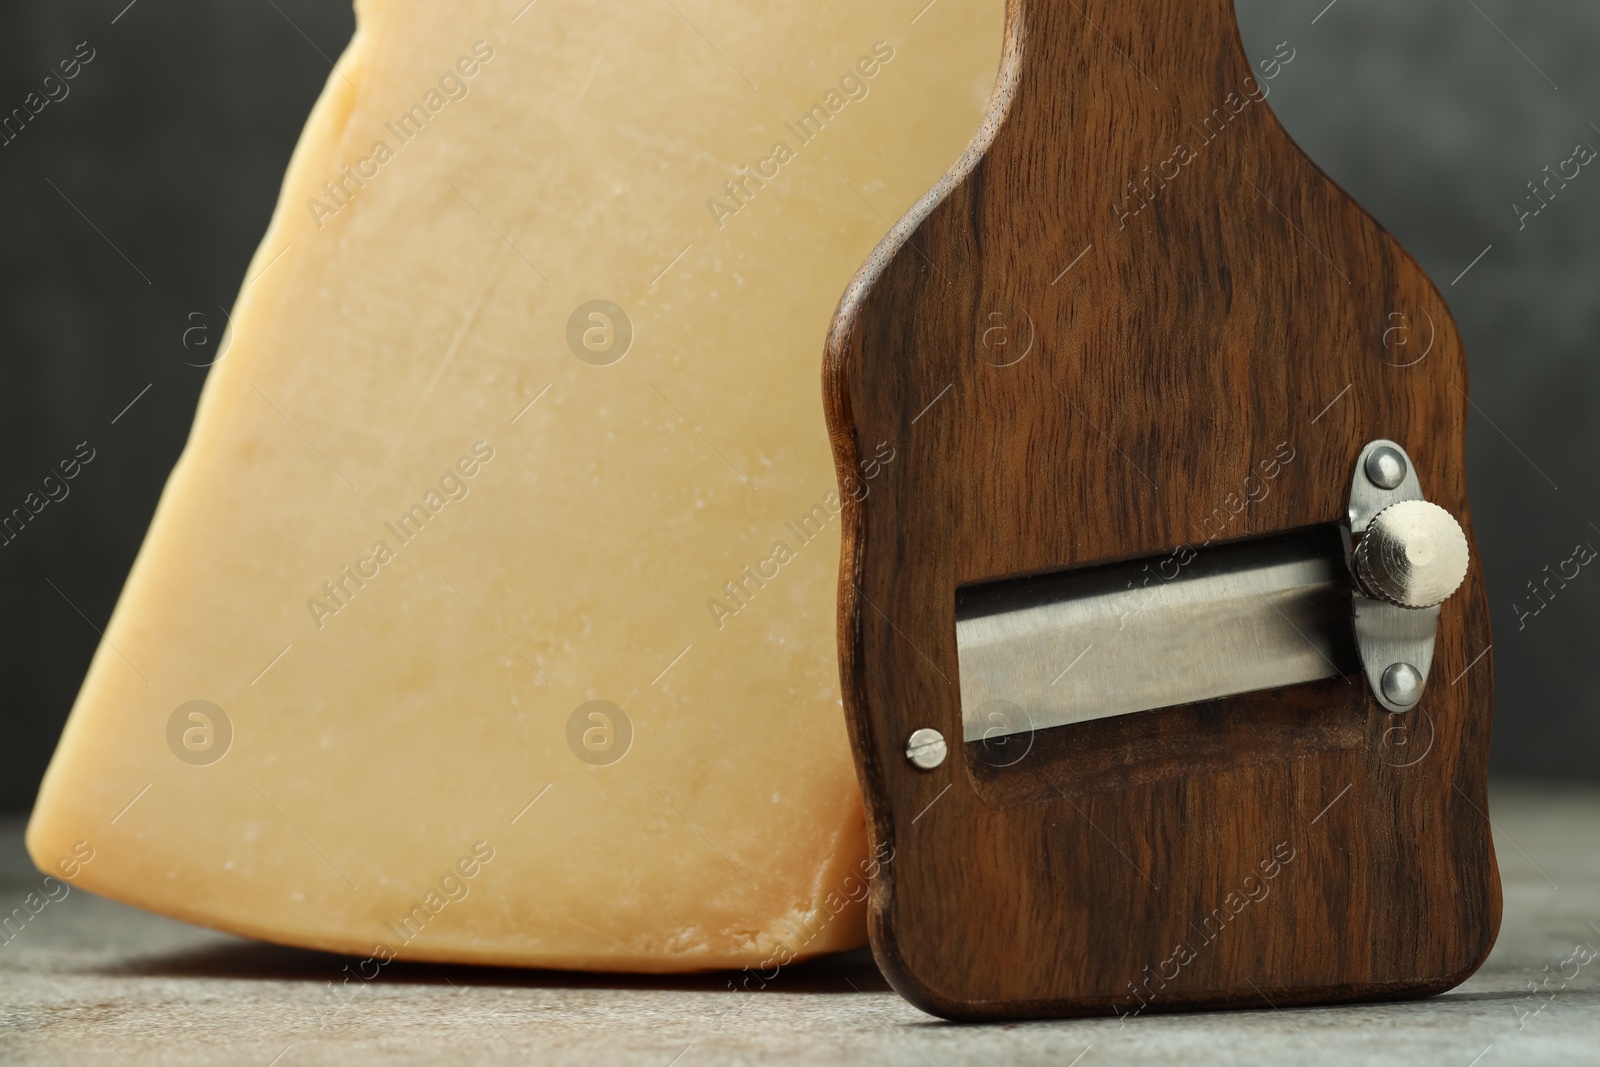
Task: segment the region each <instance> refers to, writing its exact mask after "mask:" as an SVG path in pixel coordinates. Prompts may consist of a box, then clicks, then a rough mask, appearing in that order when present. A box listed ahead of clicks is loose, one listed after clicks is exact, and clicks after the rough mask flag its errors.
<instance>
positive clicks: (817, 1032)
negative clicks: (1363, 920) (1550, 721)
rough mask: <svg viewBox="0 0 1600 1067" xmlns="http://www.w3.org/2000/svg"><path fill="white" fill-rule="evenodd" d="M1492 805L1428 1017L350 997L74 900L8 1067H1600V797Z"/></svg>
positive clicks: (694, 995) (41, 971) (577, 983)
mask: <svg viewBox="0 0 1600 1067" xmlns="http://www.w3.org/2000/svg"><path fill="white" fill-rule="evenodd" d="M1491 803H1492V809H1491V817H1492V818H1493V821H1494V826H1495V843H1496V848H1497V851H1498V854H1499V859H1500V871H1501V876H1502V878H1503V880H1504V884H1505V919H1504V922H1503V924H1502V926H1501V930H1500V939H1499V942H1498V943H1497V944H1496V946H1495V949H1494V952H1493V953H1492V954H1491V955H1490V956H1489V959H1488V962H1487V963H1485V964H1484V966H1483V968H1482V969H1481V970H1480V971H1479V972H1478V973H1477V974H1476V975H1474V976H1473V977H1472V978H1471V979H1469V980H1468V981H1467V982H1466V983H1465V984H1463V985H1462V986H1460V987H1459V988H1458V989H1456V990H1454V991H1452V992H1450V993H1447V994H1444V995H1443V996H1439V997H1434V998H1432V999H1430V1000H1425V1001H1416V1002H1410V1003H1402V1004H1371V1005H1357V1006H1349V1007H1329V1008H1310V1009H1291V1010H1282V1011H1272V1010H1266V1011H1238V1012H1217V1013H1209V1014H1180V1015H1165V1016H1154V1015H1153V1016H1148V1017H1144V1018H1140V1019H1137V1020H1135V1021H1133V1022H1130V1023H1128V1024H1127V1025H1122V1024H1120V1023H1119V1022H1118V1021H1117V1020H1115V1019H1095V1020H1068V1021H1060V1022H1040V1023H1021V1024H1006V1025H988V1026H958V1025H952V1024H948V1023H944V1022H941V1021H939V1020H937V1019H934V1018H931V1017H930V1016H927V1015H924V1014H923V1013H922V1012H920V1011H918V1010H917V1009H915V1008H913V1007H911V1006H910V1005H909V1004H907V1003H906V1002H905V1001H903V1000H901V999H900V998H899V996H897V995H896V994H895V993H894V992H893V991H892V990H890V989H889V987H888V985H887V984H886V983H885V982H884V980H883V978H882V977H881V976H880V975H879V974H878V971H877V969H876V968H875V967H874V966H873V964H872V959H871V957H870V956H869V955H868V954H866V953H865V952H858V953H851V954H848V955H845V956H839V957H834V958H832V959H828V960H822V961H817V962H814V963H811V964H807V965H803V966H796V967H793V968H789V969H787V970H786V971H785V972H784V973H783V974H781V975H780V976H779V978H778V979H777V980H776V981H775V982H774V983H773V984H772V985H771V986H770V987H769V988H768V989H767V990H766V991H764V992H761V993H746V994H734V993H731V992H729V991H728V988H727V986H728V982H727V978H728V976H726V975H697V976H689V977H682V978H658V977H616V976H607V975H581V974H568V973H552V972H542V971H517V970H507V969H485V968H471V967H441V966H421V965H406V964H395V965H393V966H391V967H389V968H387V969H386V970H385V971H384V973H383V974H382V976H381V977H380V978H378V979H377V980H374V981H372V982H368V983H365V984H364V985H363V986H362V988H361V989H360V991H359V993H357V994H355V995H353V996H352V997H351V998H350V999H348V1000H344V999H342V998H341V999H335V998H334V997H333V996H332V994H331V987H330V984H329V983H330V981H336V980H338V979H339V978H341V977H342V975H341V970H340V969H341V968H342V967H343V966H344V965H345V964H346V963H349V962H351V961H348V960H346V959H344V958H342V957H338V956H330V955H326V954H323V953H318V952H309V951H299V950H294V949H287V948H280V947H276V946H271V945H262V944H257V943H254V942H250V941H245V940H241V939H239V938H234V937H229V936H227V935H224V934H218V933H215V932H212V931H208V930H202V929H198V928H196V927H191V926H186V925H184V924H182V923H178V922H173V921H170V920H167V919H162V918H158V917H156V916H153V915H147V914H145V913H143V912H140V911H137V910H134V909H132V908H127V907H124V906H122V905H119V904H114V903H112V902H110V901H106V900H102V899H99V898H97V897H94V896H91V895H90V894H88V893H85V892H81V891H78V890H73V891H72V892H71V893H70V894H69V895H67V896H66V897H64V898H62V899H61V900H60V901H58V902H54V903H51V904H49V905H48V906H46V907H45V908H43V909H42V910H41V911H40V912H39V913H38V914H37V915H36V916H34V917H33V918H31V919H30V920H29V921H28V922H27V924H26V925H25V926H24V927H23V928H22V929H21V930H20V932H16V933H14V935H13V936H11V938H10V940H9V941H7V942H5V943H4V944H3V945H0V1063H7V1064H10V1063H42V1064H56V1063H61V1064H121V1065H139V1064H199V1063H229V1064H258V1065H261V1067H266V1065H268V1064H274V1065H276V1067H298V1065H302V1064H334V1063H337V1064H350V1063H365V1062H384V1063H395V1064H410V1063H441V1062H448V1063H496V1064H508V1065H519V1064H567V1063H606V1064H646V1065H649V1067H669V1065H681V1067H698V1065H704V1064H735V1063H768V1062H770V1063H783V1064H809V1063H817V1064H850V1063H873V1064H879V1063H901V1064H912V1065H944V1064H952V1065H953V1064H967V1063H974V1064H976V1063H983V1064H990V1063H1039V1064H1045V1063H1049V1064H1058V1065H1062V1067H1067V1065H1072V1064H1080V1065H1082V1067H1091V1065H1092V1064H1095V1063H1125V1064H1161V1065H1163V1067H1169V1065H1170V1064H1172V1063H1173V1062H1175V1061H1181V1062H1183V1063H1184V1064H1185V1067H1194V1065H1201V1064H1211V1063H1238V1062H1250V1063H1271V1064H1310V1065H1317V1067H1346V1065H1350V1067H1354V1065H1357V1064H1375V1063H1404V1064H1423V1063H1427V1064H1448V1065H1452V1067H1480V1065H1481V1067H1500V1065H1502V1064H1511V1063H1527V1064H1580V1063H1600V980H1597V977H1596V976H1597V975H1600V958H1595V959H1593V961H1592V962H1589V963H1587V965H1583V966H1580V965H1579V964H1577V963H1576V962H1566V961H1571V960H1574V959H1575V958H1576V959H1583V958H1585V957H1586V956H1590V955H1592V954H1593V952H1594V951H1595V949H1596V948H1600V791H1594V790H1576V789H1566V790H1563V789H1534V788H1531V787H1528V786H1510V785H1505V784H1500V783H1497V784H1496V786H1495V788H1494V789H1493V790H1492V791H1491ZM21 837H22V823H21V822H20V821H16V820H13V821H10V822H6V823H0V911H3V912H5V913H9V912H10V910H11V909H12V908H13V907H16V906H19V905H20V904H21V903H22V900H23V898H24V897H26V896H27V894H28V893H29V892H33V891H36V890H38V889H39V887H40V882H41V877H42V876H40V875H39V874H37V873H35V872H34V870H33V868H32V865H31V864H30V863H29V862H28V860H27V857H26V855H25V854H24V853H23V850H22V841H21ZM57 892H58V893H59V890H58V891H57ZM1579 946H1582V947H1583V948H1582V950H1581V951H1580V952H1579V953H1578V955H1577V956H1576V957H1574V949H1575V948H1578V947H1579ZM1563 964H1565V966H1563ZM1547 968H1548V970H1547ZM1573 971H1577V974H1576V975H1575V976H1573ZM1562 972H1565V973H1564V974H1563V973H1562ZM1547 978H1548V979H1549V981H1548V983H1547V985H1546V986H1545V989H1546V990H1547V991H1546V992H1543V993H1541V994H1539V995H1534V994H1532V993H1530V983H1531V982H1544V981H1545V980H1546V979H1547Z"/></svg>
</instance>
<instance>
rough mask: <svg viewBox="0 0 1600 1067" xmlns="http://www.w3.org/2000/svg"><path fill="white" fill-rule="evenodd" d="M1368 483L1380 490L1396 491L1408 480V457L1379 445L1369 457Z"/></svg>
mask: <svg viewBox="0 0 1600 1067" xmlns="http://www.w3.org/2000/svg"><path fill="white" fill-rule="evenodd" d="M1366 472H1367V481H1369V482H1371V483H1372V484H1373V485H1375V486H1377V487H1378V488H1379V489H1396V488H1399V486H1400V483H1401V482H1403V481H1405V480H1406V457H1404V456H1402V455H1401V454H1400V452H1399V450H1397V449H1394V448H1390V447H1389V446H1388V445H1379V446H1378V447H1377V448H1374V449H1373V450H1372V452H1371V453H1370V454H1369V455H1368V456H1367V463H1366Z"/></svg>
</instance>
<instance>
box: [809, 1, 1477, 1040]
mask: <svg viewBox="0 0 1600 1067" xmlns="http://www.w3.org/2000/svg"><path fill="white" fill-rule="evenodd" d="M1296 54H1297V53H1296V49H1295V42H1292V41H1286V42H1284V43H1282V44H1281V45H1279V46H1278V47H1277V49H1276V50H1275V51H1274V52H1273V54H1272V56H1271V58H1269V59H1264V60H1262V61H1260V62H1259V63H1256V64H1252V63H1251V61H1250V60H1249V59H1248V58H1247V57H1246V55H1245V53H1244V49H1243V46H1242V44H1241V42H1240V39H1239V34H1238V30H1237V26H1236V24H1235V19H1234V12H1233V8H1232V4H1231V3H1230V2H1229V0H1185V2H1181V3H1180V2H1178V0H1122V2H1116V3H1110V2H1104V0H1013V2H1012V4H1011V6H1010V10H1009V12H1008V19H1007V27H1006V36H1005V43H1004V50H1003V55H1002V61H1001V67H1000V76H999V80H998V83H997V85H996V88H995V90H994V94H993V97H992V101H991V105H990V108H989V110H988V113H987V117H986V120H985V122H984V125H983V126H982V128H981V130H980V132H979V133H978V135H977V137H976V138H975V139H974V141H973V142H972V145H971V146H970V148H969V149H968V151H967V153H966V154H965V155H964V156H963V157H962V158H961V159H960V161H959V162H958V163H957V164H956V165H955V167H954V168H953V169H952V170H951V171H950V172H949V174H948V175H947V176H946V177H945V178H944V179H943V180H942V181H941V182H940V183H939V184H938V185H937V186H936V187H935V188H934V189H932V190H931V191H929V192H928V193H927V194H926V196H924V197H923V199H922V200H921V201H920V202H919V203H918V204H917V206H916V207H915V208H913V210H912V211H911V212H910V213H909V214H908V215H907V216H906V217H905V218H904V219H902V220H901V221H900V223H899V224H898V225H897V226H896V227H895V228H894V230H893V231H892V232H891V233H890V234H889V236H888V237H887V238H886V239H885V240H884V242H883V243H882V244H881V245H880V246H879V248H878V249H877V250H876V251H875V252H874V253H873V255H872V257H871V258H870V259H869V260H868V261H867V263H866V264H865V265H864V266H863V267H862V269H861V271H860V273H859V274H858V275H857V277H856V279H855V280H854V282H853V283H852V284H851V286H850V288H849V289H848V290H847V292H846V293H845V295H844V297H843V300H842V301H841V304H840V306H839V310H838V312H837V316H836V319H835V321H834V325H833V328H832V331H831V333H830V336H829V339H828V343H827V350H826V356H825V369H824V398H825V404H826V408H827V416H828V423H829V429H830V434H831V440H832V446H833V450H834V456H835V461H836V466H837V472H838V475H839V479H840V483H841V490H842V491H841V497H842V498H843V499H844V501H845V508H844V513H843V520H842V521H843V526H842V531H843V548H842V557H841V567H840V576H839V615H838V638H839V658H840V676H841V681H842V687H843V698H844V708H845V715H846V720H847V723H848V726H849V731H850V735H851V739H852V744H853V748H854V753H855V758H856V762H857V769H858V773H859V777H860V781H861V785H862V789H863V792H864V793H865V796H866V803H867V809H868V827H869V835H870V837H871V848H872V849H873V854H874V855H884V856H892V857H893V858H892V860H890V861H888V862H886V863H884V864H882V865H881V868H880V870H879V872H878V874H877V876H876V877H875V879H874V881H873V885H872V889H871V895H870V898H869V930H870V935H871V940H872V946H873V951H874V953H875V955H876V957H877V960H878V962H879V964H880V966H881V967H882V969H883V971H884V973H885V974H886V976H887V977H888V978H889V980H890V982H891V983H892V984H893V985H894V986H895V988H896V989H898V990H899V991H900V992H901V993H902V994H903V995H904V996H905V997H906V998H907V999H909V1000H910V1001H911V1002H913V1003H914V1004H916V1005H918V1006H919V1007H921V1008H923V1009H925V1010H927V1011H929V1012H932V1013H934V1014H936V1015H940V1016H944V1017H947V1018H952V1019H1003V1018H1027V1017H1050V1016H1076V1015H1090V1016H1092V1015H1106V1016H1111V1015H1116V1016H1120V1017H1123V1018H1124V1019H1128V1018H1132V1017H1134V1016H1138V1015H1141V1014H1145V1013H1149V1012H1158V1011H1171V1010H1180V1009H1198V1008H1225V1007H1262V1008H1265V1007H1268V1006H1272V1007H1283V1006H1286V1005H1291V1004H1314V1003H1334V1002H1344V1001H1360V1000H1375V999H1399V998H1408V997H1420V996H1426V995H1430V994H1434V993H1438V992H1440V991H1443V990H1445V989H1448V988H1450V987H1452V986H1454V985H1456V984H1458V983H1459V982H1461V981H1462V980H1464V979H1465V978H1466V977H1467V976H1468V975H1470V974H1471V973H1472V972H1473V971H1474V970H1475V969H1476V968H1477V967H1478V965H1479V964H1481V963H1482V962H1483V959H1484V957H1485V956H1486V955H1487V954H1488V951H1489V949H1490V947H1491V945H1492V944H1493V941H1494V937H1495V933H1496V931H1497V928H1498V925H1499V919H1500V883H1499V877H1498V872H1497V869H1496V865H1495V858H1494V851H1493V845H1492V842H1491V838H1490V827H1489V822H1488V816H1487V810H1488V808H1487V801H1486V795H1485V791H1486V776H1487V758H1488V743H1489V718H1490V704H1491V700H1492V690H1493V676H1492V669H1491V658H1490V655H1489V653H1488V649H1489V646H1490V642H1491V637H1490V630H1489V617H1488V607H1487V601H1486V596H1485V591H1484V585H1483V577H1482V573H1481V569H1480V568H1479V567H1478V566H1477V565H1476V553H1475V551H1474V550H1473V547H1472V535H1471V521H1470V513H1469V510H1468V506H1467V495H1466V483H1465V477H1464V470H1463V452H1464V447H1463V446H1464V434H1465V426H1466V415H1467V408H1468V402H1467V383H1466V368H1465V362H1464V358H1463V354H1462V348H1461V341H1460V337H1459V335H1458V333H1457V330H1456V327H1455V324H1454V322H1453V320H1452V319H1451V316H1450V313H1449V311H1448V310H1447V308H1446V307H1445V304H1444V302H1443V299H1442V298H1441V296H1440V294H1439V292H1438V290H1437V289H1436V288H1435V287H1434V286H1433V285H1432V284H1431V283H1430V282H1429V280H1428V279H1427V277H1426V276H1425V275H1424V274H1423V272H1422V270H1421V268H1420V267H1419V266H1418V265H1417V263H1416V262H1415V261H1414V260H1413V259H1412V258H1411V256H1409V255H1408V254H1407V253H1406V252H1405V251H1404V250H1403V249H1402V248H1401V247H1400V246H1399V245H1398V244H1397V243H1396V241H1395V240H1394V239H1393V238H1392V237H1391V236H1390V235H1389V234H1388V233H1387V232H1386V231H1385V230H1384V229H1383V228H1382V227H1380V226H1379V225H1378V224H1377V223H1376V222H1375V221H1374V220H1373V219H1372V218H1371V217H1370V216H1368V215H1367V214H1366V213H1365V212H1363V211H1362V209H1361V208H1360V207H1358V206H1357V205H1356V204H1355V202H1354V201H1352V200H1351V199H1350V197H1349V196H1347V195H1346V194H1345V193H1344V192H1343V191H1342V190H1340V189H1339V187H1338V186H1336V185H1335V184H1334V183H1333V182H1332V181H1331V180H1330V179H1329V178H1328V177H1327V176H1326V175H1324V174H1323V173H1322V172H1321V171H1320V170H1318V169H1317V167H1316V166H1315V165H1314V164H1313V163H1312V162H1311V161H1310V160H1309V159H1308V158H1307V157H1306V156H1305V155H1304V154H1303V153H1302V152H1301V151H1300V150H1299V149H1298V148H1297V147H1296V145H1295V144H1294V143H1293V142H1292V141H1291V139H1290V138H1289V136H1288V134H1287V133H1286V132H1285V131H1284V129H1283V128H1282V127H1281V126H1280V125H1279V123H1278V121H1277V119H1276V118H1275V117H1274V115H1273V114H1272V112H1271V110H1270V109H1269V107H1268V104H1267V100H1268V98H1269V96H1270V94H1271V92H1272V91H1273V90H1274V89H1275V88H1277V87H1279V86H1281V85H1283V84H1286V83H1287V82H1289V81H1291V80H1292V79H1293V78H1294V77H1296V75H1297V73H1298V72H1297V71H1296V69H1295V66H1294V62H1293V60H1294V57H1295V55H1296ZM885 446H887V447H890V448H893V449H895V450H896V453H897V455H898V459H897V461H896V463H895V465H894V467H893V469H892V471H888V472H885V473H884V474H883V475H880V476H879V477H877V478H874V479H872V480H871V481H870V482H866V481H863V479H862V474H861V471H862V469H863V466H862V465H863V464H865V463H868V462H870V457H871V456H872V455H873V454H874V452H875V450H876V449H879V448H882V447H885Z"/></svg>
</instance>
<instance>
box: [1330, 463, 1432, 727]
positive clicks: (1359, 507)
mask: <svg viewBox="0 0 1600 1067" xmlns="http://www.w3.org/2000/svg"><path fill="white" fill-rule="evenodd" d="M1379 449H1392V450H1393V451H1394V452H1395V453H1397V454H1398V455H1399V458H1400V459H1401V460H1402V461H1403V462H1404V465H1405V473H1404V477H1402V478H1401V479H1400V481H1399V484H1397V485H1395V486H1394V487H1393V488H1385V487H1384V486H1383V485H1380V484H1378V483H1377V482H1375V481H1374V480H1373V478H1372V477H1371V476H1370V475H1369V473H1368V470H1367V460H1368V459H1370V458H1371V457H1372V454H1373V453H1374V452H1376V451H1378V450H1379ZM1425 499H1427V498H1426V497H1424V496H1423V495H1422V484H1421V483H1420V482H1419V481H1418V480H1417V472H1416V465H1415V464H1413V463H1412V462H1411V457H1410V456H1408V455H1407V454H1406V450H1405V449H1403V448H1401V447H1400V446H1399V445H1398V444H1396V443H1395V442H1393V441H1385V440H1381V439H1380V440H1377V441H1372V442H1370V443H1368V445H1367V446H1366V447H1365V448H1363V449H1362V450H1361V455H1360V456H1359V457H1357V459H1356V469H1355V473H1354V475H1353V477H1352V478H1351V481H1350V525H1349V529H1348V531H1347V533H1346V536H1345V562H1346V563H1347V564H1350V565H1351V573H1350V582H1351V589H1352V592H1351V599H1352V602H1353V603H1352V623H1353V626H1354V629H1355V638H1356V651H1357V653H1358V654H1359V655H1360V656H1361V665H1362V667H1363V669H1364V670H1365V671H1366V675H1367V684H1368V685H1370V686H1371V687H1372V695H1373V696H1375V697H1377V698H1378V703H1380V704H1382V705H1383V706H1384V707H1385V708H1387V709H1388V710H1389V711H1392V712H1406V711H1410V710H1411V709H1412V708H1414V707H1416V706H1417V704H1418V702H1419V701H1420V700H1421V699H1422V690H1423V688H1424V687H1425V686H1426V685H1427V681H1428V670H1429V668H1431V667H1432V666H1433V640H1434V635H1435V634H1436V633H1437V632H1438V628H1439V606H1438V605H1434V606H1433V607H1430V608H1403V607H1400V606H1399V605H1396V604H1391V603H1389V602H1388V601H1385V600H1379V599H1377V598H1375V597H1370V596H1367V595H1366V593H1364V592H1362V589H1361V585H1360V583H1359V582H1358V581H1357V580H1356V576H1355V569H1354V566H1353V561H1352V560H1351V558H1350V550H1351V548H1352V547H1353V546H1354V544H1355V541H1356V539H1357V538H1359V537H1360V536H1361V534H1362V533H1364V532H1365V531H1366V528H1367V524H1368V523H1370V522H1371V521H1372V517H1373V516H1374V515H1376V514H1377V513H1378V512H1380V511H1382V510H1383V509H1384V508H1386V507H1388V506H1389V505H1390V504H1394V503H1397V502H1399V501H1402V500H1425ZM1406 665H1410V666H1411V667H1413V668H1415V670H1416V677H1415V678H1414V679H1413V678H1411V677H1410V676H1409V675H1408V674H1407V673H1406V672H1404V671H1402V670H1399V668H1403V667H1404V666H1406ZM1391 668H1396V670H1395V671H1391ZM1386 675H1387V676H1388V679H1389V681H1388V686H1387V688H1388V689H1389V690H1390V691H1389V692H1386V691H1385V690H1386V685H1385V676H1386ZM1397 681H1398V682H1399V683H1400V684H1398V685H1397V684H1396V683H1397ZM1407 683H1409V684H1407ZM1407 690H1409V692H1407ZM1393 696H1401V697H1402V698H1404V697H1406V696H1409V697H1410V699H1409V700H1405V702H1404V703H1400V702H1396V700H1394V699H1392V697H1393Z"/></svg>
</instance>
